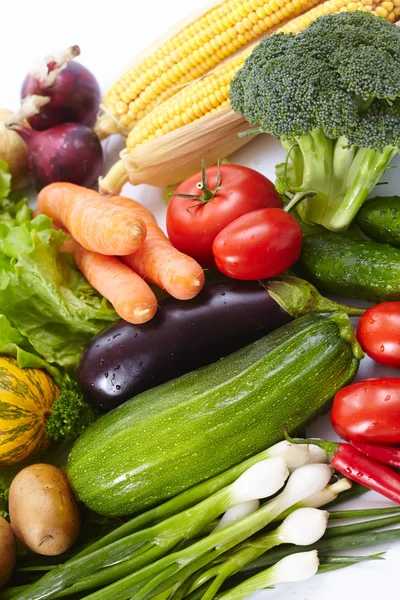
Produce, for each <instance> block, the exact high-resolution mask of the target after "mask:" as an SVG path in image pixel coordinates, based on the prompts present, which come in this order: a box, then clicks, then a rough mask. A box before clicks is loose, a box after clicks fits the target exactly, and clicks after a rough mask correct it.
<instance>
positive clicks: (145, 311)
mask: <svg viewBox="0 0 400 600" xmlns="http://www.w3.org/2000/svg"><path fill="white" fill-rule="evenodd" d="M149 313H151V310H150V308H145V309H142V310H140V309H137V308H135V309H134V310H133V314H134V315H135V317H145V316H146V315H148V314H149Z"/></svg>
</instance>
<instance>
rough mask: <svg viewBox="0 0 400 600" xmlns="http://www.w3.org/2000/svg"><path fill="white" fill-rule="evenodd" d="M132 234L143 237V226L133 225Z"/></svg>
mask: <svg viewBox="0 0 400 600" xmlns="http://www.w3.org/2000/svg"><path fill="white" fill-rule="evenodd" d="M132 235H133V237H135V238H142V237H143V228H142V227H140V225H132Z"/></svg>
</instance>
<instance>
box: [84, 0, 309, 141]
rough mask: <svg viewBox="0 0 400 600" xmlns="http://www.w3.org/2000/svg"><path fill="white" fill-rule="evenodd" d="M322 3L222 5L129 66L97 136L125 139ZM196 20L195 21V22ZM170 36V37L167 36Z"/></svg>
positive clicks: (225, 0)
mask: <svg viewBox="0 0 400 600" xmlns="http://www.w3.org/2000/svg"><path fill="white" fill-rule="evenodd" d="M320 1H321V0H291V1H289V2H288V1H287V0H218V1H217V3H216V2H214V5H213V7H211V8H209V9H206V12H205V13H204V14H202V15H201V16H200V17H199V18H197V19H196V18H194V20H192V22H190V23H189V24H187V25H186V26H183V27H181V30H180V31H178V33H176V35H172V37H170V38H169V39H168V38H167V40H166V41H165V42H161V43H160V42H159V43H157V42H156V44H155V47H154V46H153V47H151V48H150V49H149V50H148V51H145V53H144V54H145V55H146V54H148V55H147V56H145V57H143V56H140V57H139V58H138V60H137V61H136V64H133V65H129V66H128V67H127V69H126V71H125V72H124V73H123V75H122V76H121V77H120V78H119V79H118V80H117V82H116V83H115V84H114V85H113V86H112V87H111V89H110V90H109V92H108V93H107V94H106V96H105V98H104V101H103V109H104V110H105V114H103V115H102V116H101V117H99V119H98V122H97V124H96V128H95V130H96V133H97V135H98V136H99V137H100V138H101V139H103V138H105V137H107V135H110V134H111V133H116V132H118V131H119V132H120V133H123V134H127V133H128V132H129V130H130V129H131V128H132V127H133V126H134V125H135V123H136V122H137V121H138V120H140V119H141V118H143V117H144V116H145V115H147V114H148V113H149V112H150V111H151V110H153V108H155V107H156V106H157V105H159V104H160V103H161V102H164V101H165V100H167V99H168V98H169V97H171V96H173V95H174V94H175V93H177V92H178V91H179V90H180V89H181V88H182V87H183V86H185V85H187V84H188V83H190V82H192V81H195V80H197V79H198V78H199V77H202V76H204V75H205V74H206V73H208V72H209V71H210V70H211V69H213V68H214V67H216V66H217V65H218V64H219V63H221V62H222V61H224V60H225V59H227V58H229V57H230V56H232V55H233V54H234V53H235V52H237V51H239V50H241V49H242V48H244V47H245V46H247V45H248V44H249V43H251V42H253V41H254V40H256V39H259V38H260V37H262V36H263V35H264V34H265V33H267V32H268V31H270V30H271V28H273V27H275V26H276V25H278V24H279V23H281V22H282V21H285V20H287V19H288V18H290V17H292V16H296V15H298V14H300V13H301V12H303V11H305V10H308V9H309V8H311V7H312V6H315V5H316V4H318V3H319V2H320ZM192 19H193V18H192ZM167 35H168V34H167Z"/></svg>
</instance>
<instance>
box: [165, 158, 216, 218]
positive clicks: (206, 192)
mask: <svg viewBox="0 0 400 600" xmlns="http://www.w3.org/2000/svg"><path fill="white" fill-rule="evenodd" d="M217 166H218V173H217V181H216V183H215V188H214V189H213V190H212V189H211V188H210V187H209V185H208V182H207V169H206V163H205V161H204V160H202V161H201V181H198V182H197V183H196V187H197V189H198V190H199V194H198V195H197V194H174V193H173V194H168V196H169V197H172V196H178V197H179V198H188V199H189V200H198V202H197V204H193V205H192V206H188V207H187V209H186V210H187V211H190V209H192V208H196V207H197V206H201V205H202V204H207V202H210V200H212V199H213V198H215V196H216V195H217V193H218V190H220V189H221V162H220V160H219V159H218V162H217Z"/></svg>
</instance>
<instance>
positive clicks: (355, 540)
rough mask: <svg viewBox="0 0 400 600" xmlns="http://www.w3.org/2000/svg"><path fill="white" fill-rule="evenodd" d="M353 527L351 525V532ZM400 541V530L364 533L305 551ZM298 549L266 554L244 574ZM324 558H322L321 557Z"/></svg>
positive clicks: (268, 564) (246, 569)
mask: <svg viewBox="0 0 400 600" xmlns="http://www.w3.org/2000/svg"><path fill="white" fill-rule="evenodd" d="M351 527H352V525H349V526H348V528H349V530H350V529H351ZM397 540H400V529H389V530H388V531H374V532H373V533H370V532H368V531H364V532H362V533H358V534H355V535H351V531H350V534H349V533H348V534H347V535H344V536H342V537H337V538H331V539H325V538H323V539H322V540H320V541H319V542H317V543H316V544H315V545H313V546H307V547H306V548H304V551H308V550H318V552H319V554H320V555H321V554H324V553H327V552H339V551H341V550H349V549H352V548H363V547H365V546H373V545H376V544H382V543H385V542H393V541H397ZM295 550H297V548H296V547H295V546H289V547H287V548H282V549H278V550H270V551H269V552H267V553H266V554H264V555H263V556H262V557H261V558H259V559H257V560H255V561H254V562H253V563H251V564H249V565H247V566H246V567H244V569H243V571H244V572H252V571H257V570H259V569H264V568H266V567H268V566H270V565H273V564H275V562H276V561H277V560H280V559H281V558H284V557H285V556H288V555H289V554H292V553H293V552H294V551H295ZM321 558H322V557H321Z"/></svg>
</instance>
